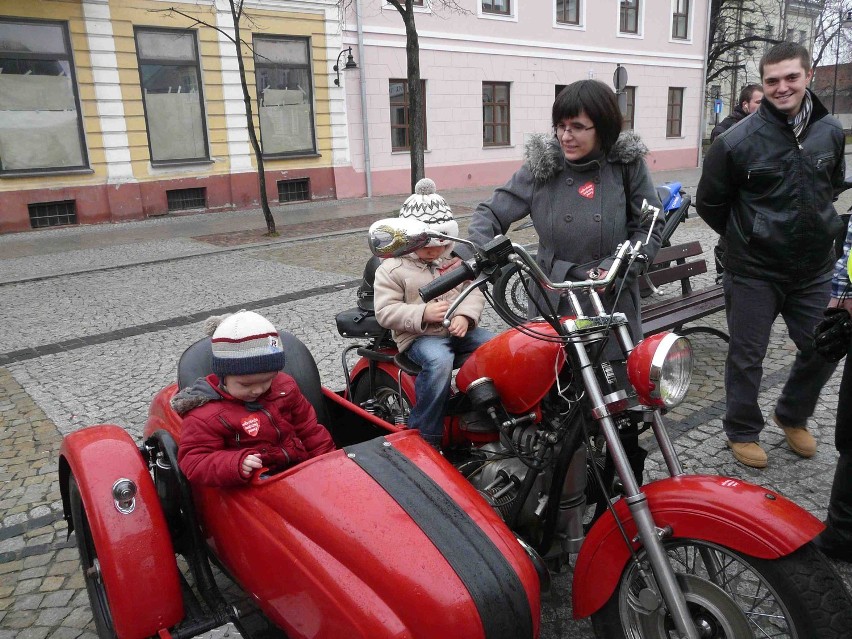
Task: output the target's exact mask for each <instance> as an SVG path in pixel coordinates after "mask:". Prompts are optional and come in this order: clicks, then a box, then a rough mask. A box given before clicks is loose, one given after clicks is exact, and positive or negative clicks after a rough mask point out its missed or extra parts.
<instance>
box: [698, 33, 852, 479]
mask: <svg viewBox="0 0 852 639" xmlns="http://www.w3.org/2000/svg"><path fill="white" fill-rule="evenodd" d="M812 75H813V71H812V70H811V59H810V54H809V53H808V50H807V49H805V48H804V47H803V46H801V45H799V44H796V43H793V42H782V43H780V44H777V45H775V46H774V47H772V48H771V49H770V50H769V51H768V52H767V53H766V55H764V56H763V58H762V59H761V61H760V76H761V78H762V80H763V91H764V97H763V101H762V102H761V104H760V107H758V109H757V111H756V112H755V113H754V114H752V115H751V116H750V117H748V118H745V119H744V120H743V121H742V122H741V123H740V124H738V125H737V126H735V127H732V128H731V129H729V130H728V131H726V132H725V133H723V134H722V135H720V136H719V138H717V140H716V141H715V142H714V143H713V144H712V145H711V146H710V149H709V150H708V151H707V155H706V157H705V158H704V169H703V172H702V174H701V179H700V181H699V183H698V192H697V195H696V211H697V212H698V215H700V216H701V218H702V219H703V220H704V221H705V222H707V224H708V225H709V226H710V227H711V228H712V229H713V230H714V231H716V232H717V233H719V235H722V236H724V238H725V240H726V242H727V249H726V252H725V271H724V274H723V278H722V285H723V287H724V291H725V312H726V315H727V320H728V331H729V333H730V336H731V341H730V344H729V347H728V356H727V360H726V362H725V391H726V404H727V406H726V413H725V416H724V418H723V420H722V425H723V427H724V429H725V434H726V436H727V445H728V447H729V448H730V449H731V451H732V453H733V455H734V457H735V458H736V459H737V460H738V461H739V462H740V463H742V464H745V465H746V466H751V467H753V468H764V467H766V464H767V455H766V452H765V451H764V450H763V448H762V447H761V446H760V443H759V440H760V432H761V431H762V430H763V426H764V417H763V413H762V412H761V409H760V406H759V405H758V401H757V400H758V393H759V392H760V381H761V378H762V377H763V358H764V357H765V355H766V349H767V347H768V345H769V337H770V332H771V330H772V324H773V323H774V321H775V319H776V318H777V317H778V315H781V316H782V317H783V318H784V321H785V322H786V324H787V330H788V332H789V335H790V338H791V339H792V340H793V342H794V343H795V344H796V347H797V348H798V349H799V350H798V353H797V354H796V359H795V362H794V363H793V368H792V370H791V371H790V375H789V377H788V379H787V382H786V384H785V386H784V388H783V390H782V392H781V395H780V397H779V398H778V401H777V403H776V405H775V411H774V412H773V414H772V419H773V421H774V422H775V423H776V424H777V425H778V426H779V427H780V428H781V429H782V430H783V431H784V435H785V437H786V440H787V444H788V445H789V447H790V448H791V449H792V450H793V452H795V453H796V454H797V455H799V456H801V457H811V456H813V454H814V453H815V452H816V440H815V439H814V437H813V435H811V434H810V433H809V432H808V430H807V422H808V419H809V418H810V417H811V415H813V412H814V409H815V407H816V402H817V399H818V397H819V394H820V391H821V390H822V387H823V385H824V384H825V382H826V381H827V380H828V378H829V377H830V376H831V374H832V372H833V371H834V367H835V365H834V364H832V363H830V362H827V361H826V360H824V359H823V358H822V357H820V356H819V354H817V352H816V351H815V350H814V344H813V331H814V328H815V327H816V325H817V324H818V323H819V322H820V320H821V319H822V318H823V310H824V309H825V307H826V304H827V303H828V301H829V297H830V289H831V274H832V268H833V266H834V262H835V255H834V246H833V245H834V239H835V237H836V235H837V233H838V231H839V230H840V226H841V222H840V217H839V216H838V215H837V212H836V211H835V209H834V205H833V202H834V200H835V199H836V198H837V196H838V195H839V194H840V192H841V191H842V190H843V189H844V188H845V187H844V179H843V175H844V159H843V151H844V144H845V139H844V135H843V129H842V127H841V126H840V123H839V122H838V121H837V120H836V119H835V118H833V117H831V116H830V115H829V114H828V111H827V110H826V108H825V107H824V106H823V105H822V103H821V102H820V101H819V99H818V98H817V97H816V96H815V95H814V94H813V93H811V91H810V90H809V89H808V88H807V87H808V83H809V82H810V80H811V77H812Z"/></svg>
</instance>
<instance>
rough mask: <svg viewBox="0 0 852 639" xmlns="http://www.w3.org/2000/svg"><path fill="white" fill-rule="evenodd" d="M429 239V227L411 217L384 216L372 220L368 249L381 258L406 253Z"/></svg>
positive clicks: (411, 251)
mask: <svg viewBox="0 0 852 639" xmlns="http://www.w3.org/2000/svg"><path fill="white" fill-rule="evenodd" d="M431 239H432V238H431V236H430V234H429V227H428V226H427V225H426V224H425V223H423V222H420V221H418V220H414V219H411V218H400V217H388V218H384V219H381V220H377V221H375V222H373V224H372V225H371V226H370V230H369V242H370V250H371V251H372V252H373V255H376V256H377V257H381V258H388V257H400V256H402V255H408V254H409V253H413V252H414V251H416V250H417V249H419V248H423V247H424V246H426V245H427V244H428V243H429V240H431Z"/></svg>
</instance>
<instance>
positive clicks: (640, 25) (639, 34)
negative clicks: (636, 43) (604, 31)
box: [615, 0, 646, 40]
mask: <svg viewBox="0 0 852 639" xmlns="http://www.w3.org/2000/svg"><path fill="white" fill-rule="evenodd" d="M636 2H637V3H638V6H637V10H638V12H637V14H636V33H624V32H623V31H622V30H621V0H616V2H615V35H616V37H618V38H633V39H634V40H642V39H644V38H645V2H646V0H636Z"/></svg>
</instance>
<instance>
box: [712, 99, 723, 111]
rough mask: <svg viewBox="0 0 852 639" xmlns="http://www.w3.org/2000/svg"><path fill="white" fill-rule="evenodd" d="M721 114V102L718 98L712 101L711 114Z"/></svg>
mask: <svg viewBox="0 0 852 639" xmlns="http://www.w3.org/2000/svg"><path fill="white" fill-rule="evenodd" d="M721 112H722V101H721V100H720V99H719V98H716V99H715V100H713V113H721Z"/></svg>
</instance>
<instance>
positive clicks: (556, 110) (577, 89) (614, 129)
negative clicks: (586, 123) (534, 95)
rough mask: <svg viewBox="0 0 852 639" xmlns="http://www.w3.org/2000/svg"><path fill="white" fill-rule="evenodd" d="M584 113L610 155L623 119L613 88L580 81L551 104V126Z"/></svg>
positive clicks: (560, 94) (597, 81) (566, 89)
mask: <svg viewBox="0 0 852 639" xmlns="http://www.w3.org/2000/svg"><path fill="white" fill-rule="evenodd" d="M582 112H585V114H586V115H587V116H589V119H590V120H591V121H592V124H594V125H595V130H596V131H597V134H598V140H599V141H600V143H601V148H602V149H603V151H604V153H609V151H610V149H612V147H613V145H614V144H615V141H616V140H617V139H618V134H619V133H621V128H622V126H623V124H624V116H622V115H621V110H620V109H619V108H618V100H617V99H616V97H615V93H613V91H612V89H610V88H609V87H608V86H607V85H605V84H604V83H603V82H600V81H599V80H579V81H577V82H573V83H571V84H569V85H568V86H567V87H565V88H564V89H562V91H560V92H559V95H557V96H556V101H555V102H554V103H553V116H552V117H553V127H554V129H555V128H556V126H557V125H558V124H559V123H561V122H562V120H564V119H566V118H574V117H577V116H578V115H580V113H582Z"/></svg>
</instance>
